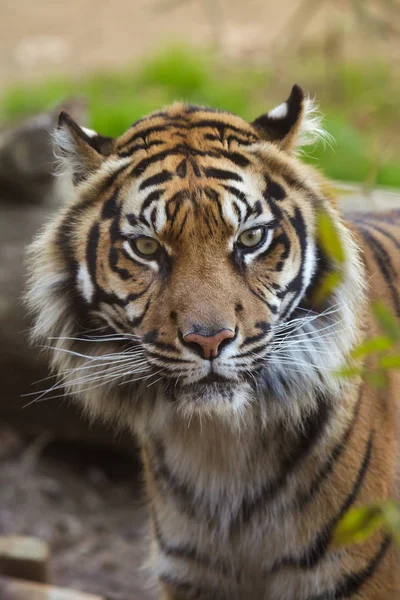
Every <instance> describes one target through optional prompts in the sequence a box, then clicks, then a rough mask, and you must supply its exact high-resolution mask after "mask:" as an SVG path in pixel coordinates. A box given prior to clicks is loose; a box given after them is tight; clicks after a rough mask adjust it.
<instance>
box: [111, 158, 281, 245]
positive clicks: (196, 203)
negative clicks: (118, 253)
mask: <svg viewBox="0 0 400 600" xmlns="http://www.w3.org/2000/svg"><path fill="white" fill-rule="evenodd" d="M178 166H179V165H178ZM122 213H123V216H124V219H123V231H124V233H126V234H129V232H130V231H131V230H132V229H134V230H141V231H144V232H147V233H149V234H150V233H161V232H162V231H163V230H165V228H166V227H167V229H168V231H169V232H172V230H173V229H176V228H178V229H179V230H180V231H181V232H182V231H183V229H185V228H186V229H188V227H189V225H190V224H192V226H194V227H196V225H198V223H199V221H200V218H199V217H200V215H201V218H202V219H204V217H206V220H207V216H209V217H210V219H212V221H213V229H215V226H217V225H218V224H219V225H220V226H221V227H223V226H225V227H229V228H232V227H233V228H234V229H235V230H237V229H239V228H240V227H241V226H243V225H247V224H249V223H250V225H251V226H252V225H254V224H256V223H257V220H260V219H261V218H262V220H263V222H264V223H268V221H269V220H272V217H273V216H272V214H271V211H270V209H269V205H268V203H267V202H265V200H264V199H263V186H262V185H260V181H259V175H257V174H256V173H252V172H251V171H246V170H243V169H229V170H228V169H218V168H217V167H212V168H211V167H209V168H205V169H203V172H202V174H201V175H199V177H198V178H197V181H196V182H193V180H189V179H188V178H186V177H182V176H179V175H177V174H176V173H173V172H172V171H171V170H169V169H167V168H165V165H163V164H161V165H160V166H159V169H158V171H157V172H156V173H153V174H152V175H148V176H146V175H145V176H143V177H140V178H138V179H137V180H134V181H133V182H132V183H131V185H130V187H129V189H128V190H127V191H126V198H125V201H124V202H123V207H122ZM196 217H197V218H196Z"/></svg>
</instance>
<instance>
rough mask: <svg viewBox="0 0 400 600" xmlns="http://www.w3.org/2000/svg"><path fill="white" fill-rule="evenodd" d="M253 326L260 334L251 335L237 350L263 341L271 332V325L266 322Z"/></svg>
mask: <svg viewBox="0 0 400 600" xmlns="http://www.w3.org/2000/svg"><path fill="white" fill-rule="evenodd" d="M255 326H256V328H257V329H260V330H261V333H259V334H257V335H253V336H252V337H248V338H245V340H243V342H242V343H241V344H240V346H239V349H240V348H244V347H245V346H248V345H249V344H254V342H258V341H259V340H262V339H264V338H265V337H266V336H267V335H268V334H269V332H270V331H271V324H270V323H268V322H267V321H259V322H258V323H256V324H255ZM239 356H240V355H239ZM235 358H237V356H235Z"/></svg>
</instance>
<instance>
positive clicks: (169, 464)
mask: <svg viewBox="0 0 400 600" xmlns="http://www.w3.org/2000/svg"><path fill="white" fill-rule="evenodd" d="M324 135H325V134H324V131H323V129H322V126H321V119H320V117H319V114H318V111H317V110H316V108H315V106H314V104H313V102H312V101H311V100H310V99H309V98H307V97H305V96H304V93H303V91H302V90H301V88H300V87H299V86H297V85H295V86H294V87H293V89H292V91H291V94H290V96H289V98H288V99H287V100H286V101H285V102H283V103H282V104H281V105H279V106H278V107H276V108H274V109H272V110H270V111H269V112H268V113H266V114H264V115H262V116H260V117H259V118H257V119H255V120H254V121H253V122H252V123H247V122H245V121H244V120H243V119H241V118H240V117H238V116H236V115H234V114H231V113H229V112H225V111H221V110H214V109H212V108H206V107H201V106H192V105H185V104H181V103H176V104H173V105H171V106H168V107H166V108H164V109H162V110H161V111H158V112H155V113H153V114H151V115H150V116H148V117H145V118H143V119H140V120H139V121H137V122H135V123H133V125H132V126H131V127H130V128H129V129H128V130H127V131H126V132H125V133H123V134H122V135H121V137H119V138H117V139H113V138H107V137H104V136H101V135H100V134H98V133H96V132H94V131H92V130H88V129H85V128H82V127H80V126H79V125H78V124H76V123H75V122H74V121H73V120H72V119H71V117H70V116H69V115H68V114H67V113H65V112H61V114H60V117H59V122H58V127H57V130H56V131H55V133H54V145H55V151H56V155H57V157H58V159H59V175H60V177H62V178H63V179H64V180H65V181H66V183H67V185H68V186H69V188H68V189H69V191H70V199H69V202H68V203H67V205H66V206H65V207H64V209H63V210H62V211H61V213H60V214H59V215H58V216H57V218H56V219H55V220H53V221H51V222H50V223H49V224H48V225H47V226H46V227H45V228H44V230H43V231H42V232H41V233H40V234H39V235H38V237H37V239H36V240H35V241H34V242H33V244H32V245H31V247H30V250H29V273H30V279H29V285H28V291H27V304H28V306H29V308H30V311H31V313H32V315H33V318H34V327H33V334H32V337H33V340H34V341H35V342H36V343H41V344H42V345H44V346H46V347H47V349H48V351H49V355H50V359H51V365H52V368H53V369H54V371H55V372H56V373H57V374H58V382H57V383H56V384H55V385H54V386H53V387H52V388H51V390H48V393H49V394H50V395H59V393H60V392H64V391H65V392H67V394H68V395H69V397H71V398H72V399H74V401H76V402H77V403H79V404H80V406H81V407H82V408H83V410H84V412H85V413H86V414H87V415H89V417H90V418H93V419H102V420H104V421H107V422H110V423H112V424H113V425H114V426H115V427H120V428H122V427H125V428H126V427H128V428H129V429H130V430H131V431H132V433H133V434H134V435H135V436H137V439H138V441H139V444H140V447H141V452H142V457H143V463H144V470H145V479H146V487H147V494H148V499H149V514H150V521H151V525H152V531H153V545H152V547H153V550H152V564H153V574H154V577H155V578H156V579H157V581H158V585H159V587H160V594H161V595H162V597H163V598H166V599H169V600H178V599H180V600H186V599H191V598H196V599H200V600H202V599H204V600H208V599H215V600H225V599H229V600H247V599H251V600H267V599H268V600H334V599H335V600H341V599H344V598H352V599H354V600H361V599H362V600H392V599H394V598H397V597H400V596H399V594H400V591H399V590H400V587H399V582H398V571H399V556H398V553H397V550H396V548H395V545H394V544H393V543H392V540H391V539H390V537H389V536H387V535H386V533H385V532H382V531H377V532H376V533H375V534H374V535H372V536H371V537H370V538H368V540H366V541H364V542H363V543H359V544H356V545H350V546H346V547H345V548H339V547H336V546H335V545H334V543H333V532H334V530H335V527H336V525H337V523H338V522H339V521H340V519H341V518H342V517H343V515H344V514H346V513H347V511H348V510H349V509H350V508H352V507H355V506H358V505H363V504H367V503H371V502H378V501H383V500H385V499H387V498H392V497H393V498H397V497H398V488H397V481H396V471H397V465H398V463H397V461H398V445H397V440H398V439H399V436H398V422H399V420H398V398H399V392H398V389H399V388H398V381H397V378H396V375H394V374H393V375H391V378H390V383H389V387H388V388H387V389H385V390H380V389H375V388H373V387H371V386H370V385H368V383H366V382H365V381H364V380H363V377H362V376H358V377H356V378H353V379H349V380H347V379H343V378H339V377H338V376H337V370H338V369H339V368H340V367H341V366H342V365H343V364H344V363H345V361H346V360H347V358H348V356H349V354H350V353H351V351H352V350H353V349H354V348H355V347H356V345H357V344H359V343H360V342H362V341H363V340H364V339H365V338H366V337H367V336H371V335H375V334H376V333H377V326H376V324H375V322H374V320H373V318H372V316H371V312H370V309H369V306H370V303H371V301H373V300H380V301H382V302H384V303H385V304H386V305H387V306H389V307H391V308H392V309H393V311H394V312H396V313H397V314H400V286H399V279H398V278H399V273H400V267H399V265H400V260H399V259H400V254H399V250H398V248H399V242H400V212H392V213H379V214H374V213H364V214H359V215H353V216H351V215H350V216H345V215H343V214H342V213H341V211H340V209H339V207H338V206H337V204H336V202H335V200H334V198H333V197H332V194H330V193H329V185H328V184H327V183H326V182H325V180H324V179H323V177H322V176H321V175H320V174H319V173H318V171H317V170H316V169H315V168H311V167H310V166H307V165H305V164H303V163H302V162H301V160H300V158H299V156H300V155H299V153H298V149H299V148H301V146H304V145H306V144H308V143H313V142H314V141H315V140H318V139H319V138H321V137H324ZM321 211H324V212H325V213H327V214H328V215H329V217H330V220H331V221H332V223H333V225H334V228H335V230H336V234H337V236H338V238H339V239H340V241H341V245H342V247H343V252H344V261H343V265H342V266H341V273H340V281H339V283H338V285H337V286H336V287H335V289H334V290H332V291H330V292H329V294H328V295H327V297H325V298H324V302H323V303H322V304H321V303H316V301H315V298H316V297H317V295H318V290H319V289H321V285H322V283H321V282H323V281H325V280H326V278H327V277H329V275H331V274H332V273H334V272H335V270H337V268H338V266H337V264H336V263H335V261H334V260H333V259H332V257H331V256H330V253H329V252H327V249H326V247H324V245H323V244H322V242H321V235H320V231H319V227H320V226H319V220H318V218H317V217H318V214H320V212H321ZM364 366H365V368H366V370H368V368H369V366H370V365H369V363H366V364H365V365H364ZM364 372H365V371H364Z"/></svg>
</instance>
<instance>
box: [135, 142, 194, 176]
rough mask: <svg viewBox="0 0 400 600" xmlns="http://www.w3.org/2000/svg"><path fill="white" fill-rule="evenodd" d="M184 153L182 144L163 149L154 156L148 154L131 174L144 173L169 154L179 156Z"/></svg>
mask: <svg viewBox="0 0 400 600" xmlns="http://www.w3.org/2000/svg"><path fill="white" fill-rule="evenodd" d="M181 154H184V151H183V148H182V146H176V147H175V148H170V149H169V150H163V151H162V152H158V153H156V154H153V155H152V156H148V157H147V158H143V159H142V160H141V161H140V162H138V164H137V165H136V166H135V167H134V168H133V169H132V171H131V176H132V177H139V176H140V175H143V173H144V172H145V171H146V169H148V167H150V165H153V164H154V163H156V162H159V161H162V160H164V159H165V158H167V157H168V156H179V155H181Z"/></svg>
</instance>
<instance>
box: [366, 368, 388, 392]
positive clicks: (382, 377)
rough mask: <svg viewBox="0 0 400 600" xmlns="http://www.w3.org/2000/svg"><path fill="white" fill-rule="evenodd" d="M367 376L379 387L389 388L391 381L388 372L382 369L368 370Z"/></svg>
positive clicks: (370, 381)
mask: <svg viewBox="0 0 400 600" xmlns="http://www.w3.org/2000/svg"><path fill="white" fill-rule="evenodd" d="M365 378H366V379H367V380H368V381H369V383H371V384H372V385H374V386H375V387H377V388H387V386H388V383H389V382H388V378H387V375H386V373H384V372H382V371H371V372H369V373H368V372H367V373H365Z"/></svg>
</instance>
